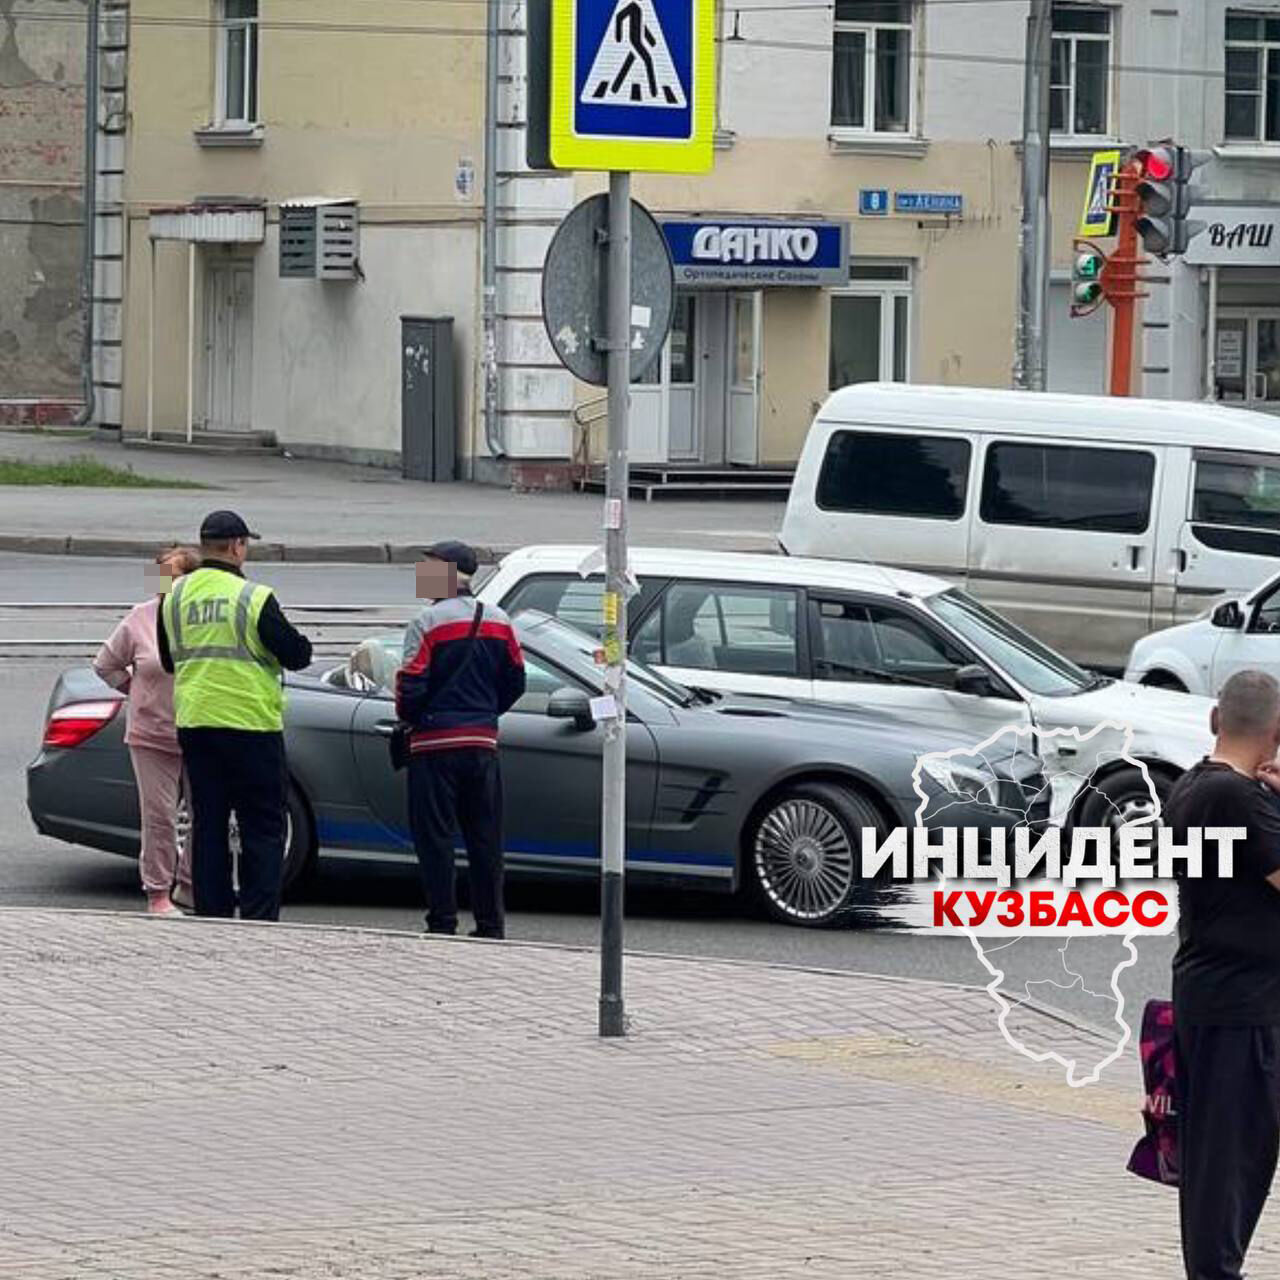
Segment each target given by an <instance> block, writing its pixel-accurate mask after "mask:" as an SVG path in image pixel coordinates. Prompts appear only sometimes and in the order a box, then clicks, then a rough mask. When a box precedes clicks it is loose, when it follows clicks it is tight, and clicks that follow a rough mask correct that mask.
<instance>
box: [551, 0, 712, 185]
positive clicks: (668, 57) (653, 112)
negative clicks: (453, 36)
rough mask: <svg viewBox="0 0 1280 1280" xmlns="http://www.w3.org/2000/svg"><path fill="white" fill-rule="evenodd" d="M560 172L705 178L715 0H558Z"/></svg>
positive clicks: (554, 150) (555, 63)
mask: <svg viewBox="0 0 1280 1280" xmlns="http://www.w3.org/2000/svg"><path fill="white" fill-rule="evenodd" d="M551 24H552V33H551V40H552V46H551V112H550V115H551V120H550V144H551V162H552V164H554V165H555V167H556V168H557V169H602V170H605V169H631V170H639V171H641V172H649V173H705V172H706V171H707V170H708V169H710V168H711V162H712V147H711V134H712V129H713V126H714V116H715V44H714V40H715V0H552V10H551Z"/></svg>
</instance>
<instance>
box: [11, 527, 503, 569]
mask: <svg viewBox="0 0 1280 1280" xmlns="http://www.w3.org/2000/svg"><path fill="white" fill-rule="evenodd" d="M183 541H184V539H182V538H81V537H77V536H75V535H71V536H69V537H54V536H49V535H40V534H12V533H0V551H9V552H15V553H19V554H22V555H36V556H112V557H123V558H128V559H135V558H138V557H142V558H145V559H147V560H150V559H151V557H152V556H154V555H155V554H156V552H157V551H159V550H160V549H161V548H163V547H168V546H177V545H178V544H179V543H182V542H183ZM517 545H518V544H516V543H512V544H510V545H509V546H491V547H476V548H475V553H476V558H477V559H478V560H479V562H480V563H481V564H497V563H498V562H499V561H500V560H501V559H502V558H503V557H504V556H506V555H509V554H510V553H511V552H512V551H514V550H515V549H516V546H517ZM423 547H424V544H423V543H413V544H406V543H388V542H354V543H326V542H260V543H258V544H257V545H256V546H252V547H250V549H249V559H250V560H259V561H266V562H268V563H285V564H289V563H291V564H413V563H414V562H415V561H417V560H420V559H421V558H422V552H423Z"/></svg>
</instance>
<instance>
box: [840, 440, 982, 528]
mask: <svg viewBox="0 0 1280 1280" xmlns="http://www.w3.org/2000/svg"><path fill="white" fill-rule="evenodd" d="M970 453H971V449H970V445H969V441H968V440H964V439H958V438H953V437H950V436H910V435H894V434H889V433H887V432H877V431H836V432H835V433H833V435H832V437H831V439H830V441H829V442H828V444H827V454H826V457H825V458H823V460H822V471H821V472H820V473H819V475H818V491H817V495H816V498H817V503H818V507H819V509H820V510H822V511H864V512H868V513H870V514H873V515H886V516H923V517H924V518H926V519H930V520H959V519H960V517H961V516H963V515H964V503H965V494H966V492H967V491H968V488H969V457H970Z"/></svg>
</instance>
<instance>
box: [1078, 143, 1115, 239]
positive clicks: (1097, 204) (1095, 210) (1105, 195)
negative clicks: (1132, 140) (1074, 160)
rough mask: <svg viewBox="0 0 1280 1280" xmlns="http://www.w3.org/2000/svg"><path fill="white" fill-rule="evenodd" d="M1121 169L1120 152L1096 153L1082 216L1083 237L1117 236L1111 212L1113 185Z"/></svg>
mask: <svg viewBox="0 0 1280 1280" xmlns="http://www.w3.org/2000/svg"><path fill="white" fill-rule="evenodd" d="M1119 168H1120V152H1119V151H1095V152H1094V153H1093V163H1092V164H1091V165H1090V166H1089V186H1088V188H1087V189H1086V191H1085V196H1084V212H1083V213H1082V214H1081V215H1080V234H1081V235H1082V236H1110V235H1114V234H1115V220H1116V216H1115V214H1114V213H1112V212H1111V209H1110V205H1111V183H1112V180H1113V179H1114V178H1115V176H1116V170H1117V169H1119Z"/></svg>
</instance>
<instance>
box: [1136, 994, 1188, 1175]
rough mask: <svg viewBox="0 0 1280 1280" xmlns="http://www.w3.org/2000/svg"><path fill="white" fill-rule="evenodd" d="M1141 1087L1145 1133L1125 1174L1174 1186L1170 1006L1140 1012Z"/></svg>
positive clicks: (1158, 1003)
mask: <svg viewBox="0 0 1280 1280" xmlns="http://www.w3.org/2000/svg"><path fill="white" fill-rule="evenodd" d="M1138 1052H1139V1055H1140V1056H1141V1058H1142V1084H1143V1088H1144V1089H1145V1090H1146V1100H1145V1101H1144V1102H1143V1105H1142V1123H1143V1124H1144V1125H1145V1126H1146V1133H1144V1134H1143V1135H1142V1137H1141V1138H1139V1139H1138V1144H1137V1146H1135V1147H1134V1149H1133V1154H1132V1155H1131V1156H1130V1157H1129V1164H1128V1166H1127V1167H1128V1170H1129V1172H1130V1173H1136V1174H1137V1175H1138V1177H1140V1178H1149V1179H1151V1181H1152V1182H1159V1183H1161V1184H1162V1185H1164V1186H1166V1187H1176V1186H1177V1185H1178V1076H1177V1054H1176V1050H1175V1044H1174V1032H1173V1003H1172V1002H1171V1001H1169V1000H1148V1001H1147V1007H1146V1008H1145V1009H1144V1010H1143V1011H1142V1043H1141V1045H1140V1046H1139V1050H1138Z"/></svg>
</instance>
